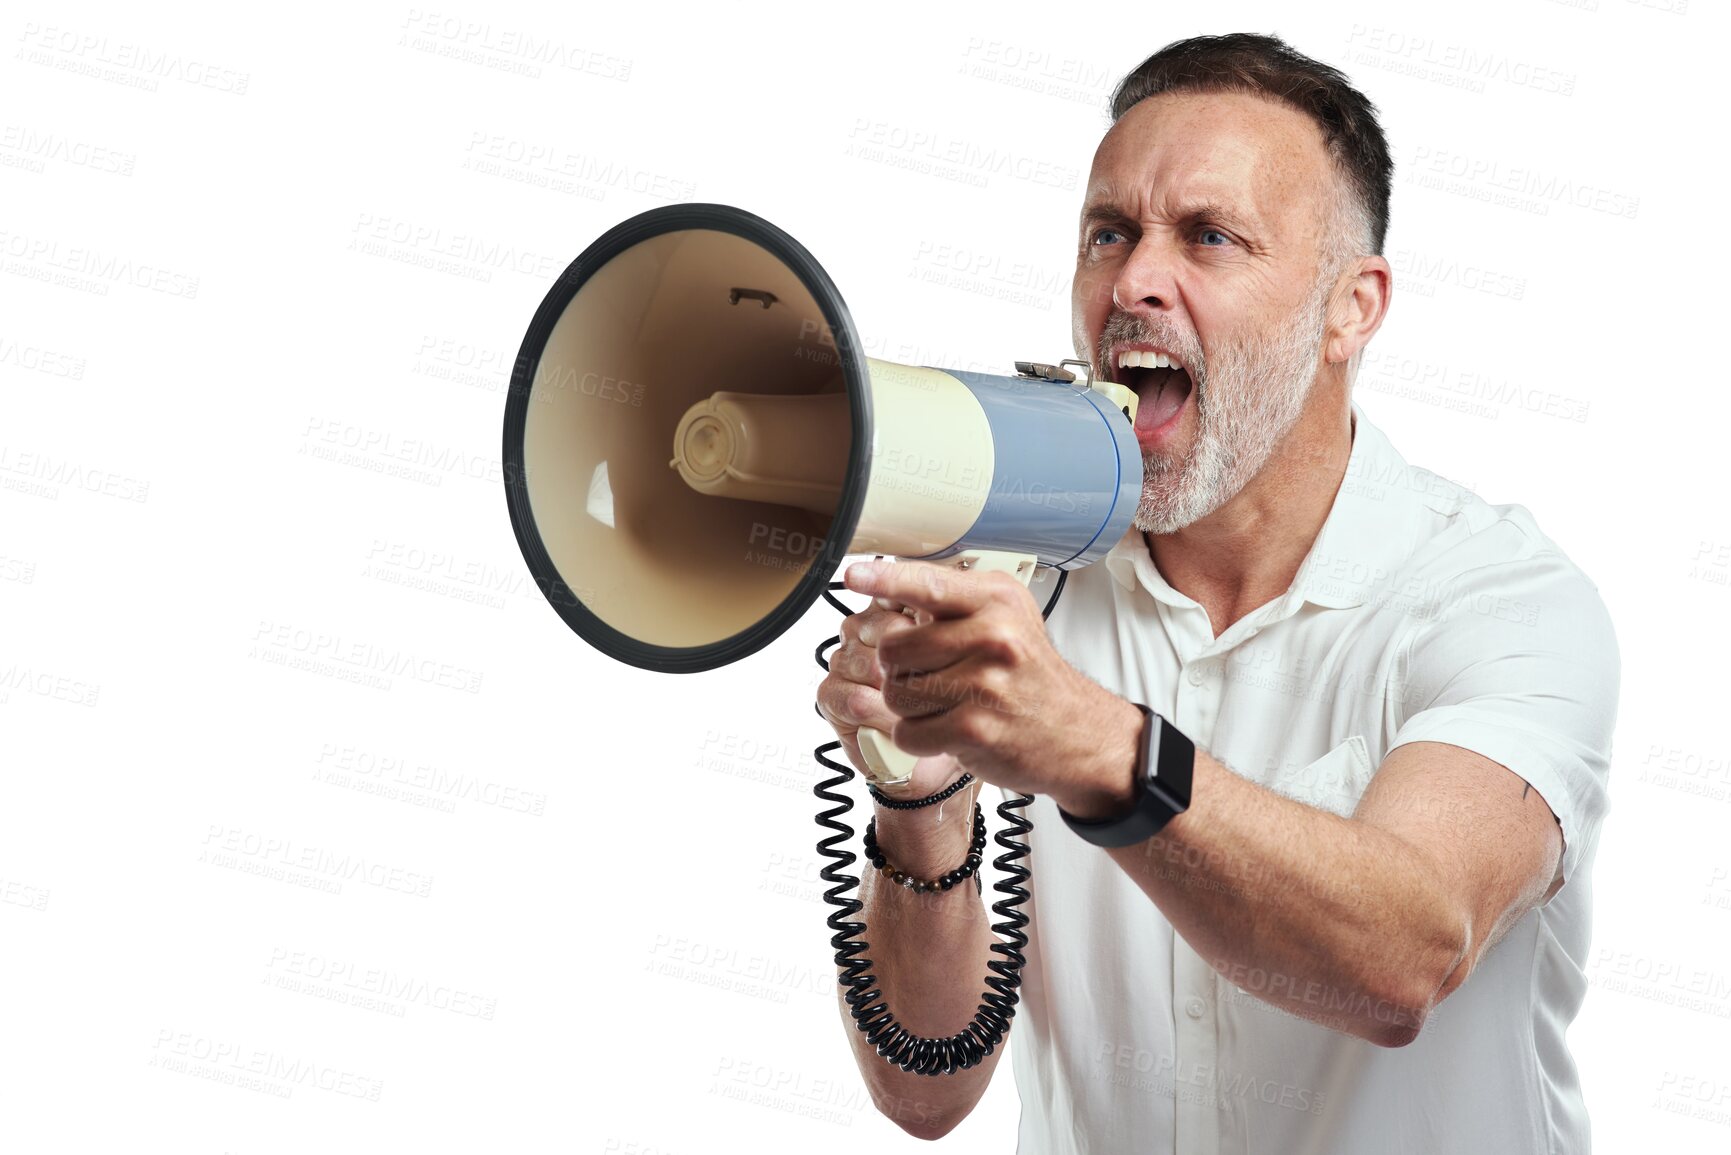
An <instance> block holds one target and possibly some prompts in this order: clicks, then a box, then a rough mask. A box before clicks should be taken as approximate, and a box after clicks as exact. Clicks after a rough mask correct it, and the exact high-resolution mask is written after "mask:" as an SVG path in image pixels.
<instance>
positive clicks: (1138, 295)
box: [1112, 235, 1177, 313]
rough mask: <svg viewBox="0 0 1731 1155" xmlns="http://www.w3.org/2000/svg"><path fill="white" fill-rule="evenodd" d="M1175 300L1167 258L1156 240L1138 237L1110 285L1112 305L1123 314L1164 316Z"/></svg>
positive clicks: (1168, 257) (1169, 261) (1154, 238)
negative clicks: (1150, 313) (1139, 238)
mask: <svg viewBox="0 0 1731 1155" xmlns="http://www.w3.org/2000/svg"><path fill="white" fill-rule="evenodd" d="M1176 297H1177V291H1176V286H1175V285H1174V283H1173V277H1172V260H1171V257H1170V255H1169V254H1168V253H1166V252H1165V251H1164V246H1163V244H1162V242H1161V240H1160V238H1158V237H1156V236H1153V235H1147V236H1144V237H1142V239H1141V240H1139V241H1137V242H1136V246H1135V248H1133V249H1131V251H1130V255H1129V256H1128V257H1127V258H1125V261H1124V264H1123V266H1122V267H1120V268H1119V270H1118V275H1117V277H1115V278H1114V279H1113V281H1112V304H1113V305H1114V306H1116V307H1117V308H1118V309H1119V310H1121V311H1123V312H1126V313H1149V312H1164V311H1166V310H1168V309H1170V308H1171V307H1172V303H1173V301H1174V300H1175V299H1176Z"/></svg>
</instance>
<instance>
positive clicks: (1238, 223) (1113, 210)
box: [1082, 189, 1261, 233]
mask: <svg viewBox="0 0 1731 1155" xmlns="http://www.w3.org/2000/svg"><path fill="white" fill-rule="evenodd" d="M1175 215H1176V217H1177V219H1178V220H1179V221H1181V222H1195V221H1217V222H1219V223H1220V224H1222V225H1225V226H1226V227H1227V228H1230V229H1234V230H1236V231H1238V232H1241V233H1259V232H1260V231H1261V228H1260V225H1259V224H1258V222H1257V221H1256V220H1255V219H1254V218H1252V217H1247V216H1245V215H1244V214H1243V213H1242V212H1240V211H1239V210H1238V209H1236V208H1234V207H1233V206H1231V205H1229V204H1227V203H1225V202H1224V201H1220V200H1213V199H1209V198H1203V199H1200V200H1192V201H1185V202H1181V203H1180V204H1179V205H1178V206H1177V211H1176V214H1175ZM1129 219H1130V218H1129V215H1128V214H1127V213H1125V212H1124V211H1123V210H1122V209H1120V208H1119V207H1118V197H1117V192H1116V190H1113V189H1107V190H1105V191H1103V192H1101V193H1100V194H1099V195H1097V196H1094V197H1090V198H1089V200H1088V202H1087V204H1085V205H1083V207H1082V220H1083V221H1084V222H1087V221H1128V220H1129Z"/></svg>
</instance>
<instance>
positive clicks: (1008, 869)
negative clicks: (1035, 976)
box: [812, 570, 1069, 1075]
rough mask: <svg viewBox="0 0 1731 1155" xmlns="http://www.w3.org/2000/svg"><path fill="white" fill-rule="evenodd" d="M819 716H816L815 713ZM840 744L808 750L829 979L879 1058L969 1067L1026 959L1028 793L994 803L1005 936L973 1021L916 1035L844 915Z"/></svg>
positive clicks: (848, 904) (999, 910) (930, 1068)
mask: <svg viewBox="0 0 1731 1155" xmlns="http://www.w3.org/2000/svg"><path fill="white" fill-rule="evenodd" d="M1068 577H1069V574H1068V572H1067V571H1064V570H1059V571H1058V584H1057V587H1056V588H1055V589H1053V591H1052V597H1051V599H1050V600H1049V601H1048V602H1047V603H1046V608H1045V609H1044V610H1043V611H1041V614H1040V616H1041V618H1047V617H1050V616H1051V614H1052V610H1053V608H1054V607H1055V606H1057V604H1058V597H1059V595H1060V594H1062V593H1063V592H1064V582H1065V580H1066V579H1067V578H1068ZM844 588H846V587H845V585H844V583H842V582H831V583H829V587H828V589H826V590H825V591H824V594H823V597H824V600H825V601H827V602H828V603H829V604H830V605H832V606H834V607H835V608H836V609H837V610H839V611H840V612H841V614H842V616H843V617H849V616H852V615H853V614H854V613H855V611H854V610H852V609H849V608H848V607H847V606H846V605H845V604H843V603H842V602H841V601H839V600H837V598H836V597H835V594H834V593H833V592H832V591H835V590H839V589H844ZM839 641H841V635H840V634H837V635H836V636H835V637H833V638H826V639H824V641H822V642H821V643H819V644H818V647H817V651H816V656H817V664H818V665H820V666H822V667H823V668H824V670H825V672H828V670H829V661H828V660H827V659H826V658H825V656H824V654H825V651H827V650H828V649H829V648H830V647H831V646H833V645H835V644H836V643H837V642H839ZM819 717H822V714H821V712H820V714H819ZM841 746H842V744H841V742H839V741H835V742H826V743H824V744H823V745H821V746H819V747H817V748H816V749H815V750H813V751H812V756H813V757H815V758H816V759H817V760H818V762H819V763H820V764H821V765H823V766H827V767H828V768H829V769H831V770H834V771H835V772H836V776H835V777H834V778H826V779H825V780H823V781H822V782H819V783H818V784H817V785H816V786H815V787H814V788H813V790H812V792H813V793H814V794H816V795H817V796H818V798H820V799H822V800H823V801H825V802H829V803H833V804H834V808H833V809H831V810H824V811H819V813H818V816H817V824H818V825H819V826H821V827H823V828H824V829H825V830H830V831H833V832H834V833H832V834H830V835H829V836H828V837H827V838H824V839H822V840H820V841H819V842H818V844H817V852H818V853H819V854H820V855H822V856H824V857H825V858H828V859H831V860H832V861H830V863H829V864H828V865H826V866H825V867H824V868H823V869H822V870H820V871H819V872H818V877H819V878H821V879H823V880H824V881H825V882H827V883H830V884H831V886H830V888H829V889H828V890H826V891H824V893H823V897H824V901H825V902H828V903H830V904H831V905H832V906H835V907H836V908H837V909H836V910H834V911H832V912H831V913H830V915H829V917H828V918H827V919H826V920H825V922H826V924H827V925H828V926H829V928H830V929H831V930H832V931H834V932H835V934H834V935H832V936H831V937H830V940H829V941H830V945H831V946H833V947H834V948H835V962H836V966H837V967H839V968H841V973H840V974H839V975H838V976H837V982H838V983H839V984H840V986H841V989H842V998H843V1000H844V1001H846V1003H847V1005H848V1011H849V1013H850V1014H851V1015H852V1016H853V1021H854V1026H855V1027H857V1028H859V1030H860V1031H862V1032H864V1034H865V1037H866V1041H867V1042H869V1043H871V1045H872V1047H873V1048H874V1049H875V1050H876V1051H877V1053H878V1055H879V1056H881V1057H882V1058H883V1059H884V1060H885V1061H887V1062H889V1063H892V1064H894V1065H895V1066H897V1067H900V1068H901V1069H902V1070H904V1071H907V1072H909V1073H910V1074H916V1075H950V1074H954V1073H955V1072H957V1071H965V1070H967V1069H969V1068H970V1067H974V1066H977V1065H978V1064H979V1063H980V1062H981V1061H982V1060H983V1059H985V1057H986V1056H987V1055H990V1054H991V1053H992V1052H993V1051H995V1050H997V1049H998V1047H999V1046H1000V1045H1001V1044H1002V1043H1003V1041H1004V1035H1005V1034H1006V1033H1007V1032H1008V1031H1009V1029H1010V1020H1011V1019H1012V1018H1014V1017H1015V1014H1016V1004H1017V1003H1018V1002H1019V1001H1020V1000H1021V993H1020V988H1021V985H1022V966H1023V964H1024V963H1025V962H1026V959H1025V957H1024V956H1023V954H1022V948H1023V947H1025V946H1027V945H1028V936H1027V935H1025V934H1023V933H1022V928H1023V927H1025V926H1027V925H1028V917H1027V915H1025V914H1023V913H1022V912H1021V911H1020V910H1019V909H1017V908H1018V907H1020V906H1021V905H1022V904H1023V903H1025V902H1027V900H1028V892H1027V890H1025V889H1024V888H1023V887H1022V886H1021V885H1020V884H1021V883H1024V882H1026V881H1027V880H1028V879H1029V877H1030V872H1029V871H1028V869H1027V868H1026V867H1024V866H1022V865H1021V864H1020V861H1019V860H1020V859H1023V858H1026V857H1027V856H1028V844H1027V842H1026V841H1025V840H1022V839H1023V838H1024V836H1025V835H1026V834H1027V832H1028V831H1030V830H1032V829H1033V828H1034V825H1033V823H1031V822H1029V821H1028V820H1027V819H1026V818H1024V817H1023V816H1022V815H1021V814H1020V813H1019V811H1021V810H1022V809H1023V808H1024V807H1026V806H1027V805H1028V804H1029V803H1030V802H1032V801H1033V798H1032V797H1031V796H1030V795H1026V794H1011V795H1010V796H1009V797H1007V798H1005V799H1004V801H1003V802H1001V803H999V804H998V815H999V817H1000V818H1002V819H1003V820H1004V823H1005V825H1006V826H1007V827H1008V829H1005V830H1000V831H999V832H998V833H997V836H996V838H995V841H996V842H997V844H998V845H999V846H1001V847H1003V848H1004V850H1005V851H1006V853H1004V854H1001V855H999V856H998V857H997V858H995V859H993V860H992V865H993V866H995V867H997V868H998V870H1000V871H1002V872H1003V876H1002V877H1000V878H999V879H998V881H997V882H995V883H993V884H992V885H993V888H994V889H995V890H997V891H998V893H1000V894H1002V895H1004V896H1005V897H1004V898H1002V899H999V900H998V901H997V902H994V903H993V904H992V912H993V913H994V914H997V915H999V916H1000V917H1001V918H1002V919H1003V921H1001V922H997V923H994V924H993V925H992V930H993V931H994V932H995V933H996V934H997V935H999V936H1000V938H1003V939H1008V940H1009V941H1008V942H994V943H992V948H991V949H992V952H993V953H994V954H997V955H1000V956H1001V957H1000V958H995V959H992V960H990V961H989V962H987V963H986V969H987V970H989V971H991V972H992V973H991V974H989V975H987V976H986V979H985V983H986V986H987V987H989V988H991V989H990V990H988V991H984V992H982V993H981V995H980V1005H979V1008H978V1009H977V1010H976V1011H975V1012H974V1018H973V1021H972V1022H970V1023H969V1024H968V1025H967V1026H966V1027H964V1028H963V1029H962V1030H961V1031H959V1032H957V1033H956V1034H953V1035H950V1036H949V1037H948V1038H942V1039H928V1038H922V1037H921V1036H919V1035H916V1034H914V1033H913V1032H912V1031H910V1030H908V1029H907V1028H906V1027H904V1026H902V1024H901V1023H899V1022H898V1021H896V1018H895V1016H894V1015H893V1014H891V1013H890V1009H889V1006H888V1005H887V1004H886V1003H885V1002H884V998H883V995H882V993H881V992H880V991H879V990H878V989H877V976H876V975H874V974H873V973H872V963H871V960H870V959H869V958H867V957H866V955H865V952H866V950H867V949H868V948H869V947H870V945H871V944H870V943H868V942H866V941H864V940H863V939H861V938H860V937H859V935H860V934H861V932H863V931H864V930H865V929H866V927H865V924H864V923H863V922H857V921H852V916H853V915H856V914H858V913H859V912H860V911H861V910H862V909H863V908H864V905H865V904H864V903H862V902H860V901H859V899H857V898H853V897H850V896H847V892H848V891H850V890H853V889H855V888H857V887H858V886H859V879H858V878H856V877H855V876H853V875H851V874H842V873H840V871H841V870H844V869H846V868H847V867H849V866H852V865H853V863H854V860H855V855H854V853H853V852H852V851H850V850H845V849H842V848H841V844H842V843H845V842H849V841H851V840H852V839H853V836H854V832H853V827H851V826H849V825H848V824H847V823H846V822H843V821H841V820H840V819H841V818H842V816H844V815H846V814H847V813H848V812H849V811H851V810H852V809H853V800H852V799H851V798H850V797H848V796H847V795H846V794H842V793H839V792H837V791H836V790H835V787H837V786H844V785H846V784H847V783H848V782H850V781H852V780H853V778H854V768H853V767H852V766H850V765H848V764H847V763H846V762H845V761H836V760H835V759H832V758H829V757H827V755H829V754H832V753H834V752H835V751H837V750H839V749H841Z"/></svg>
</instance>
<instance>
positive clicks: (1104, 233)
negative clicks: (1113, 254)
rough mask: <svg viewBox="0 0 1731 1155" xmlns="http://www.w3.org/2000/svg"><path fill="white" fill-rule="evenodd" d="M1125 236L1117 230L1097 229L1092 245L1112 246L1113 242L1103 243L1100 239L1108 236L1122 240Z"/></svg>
mask: <svg viewBox="0 0 1731 1155" xmlns="http://www.w3.org/2000/svg"><path fill="white" fill-rule="evenodd" d="M1123 235H1124V234H1123V233H1121V232H1119V231H1118V230H1117V229H1095V230H1094V236H1093V239H1092V243H1093V244H1096V245H1101V244H1111V243H1112V242H1111V241H1102V240H1101V239H1100V238H1101V237H1106V236H1112V237H1119V238H1122V237H1123Z"/></svg>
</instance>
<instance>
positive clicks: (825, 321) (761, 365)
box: [503, 204, 1142, 786]
mask: <svg viewBox="0 0 1731 1155" xmlns="http://www.w3.org/2000/svg"><path fill="white" fill-rule="evenodd" d="M1072 365H1073V366H1077V367H1078V368H1079V369H1080V370H1081V374H1082V380H1081V382H1080V384H1079V386H1078V383H1077V380H1076V374H1074V373H1072V372H1070V370H1069V368H1067V366H1072ZM1017 369H1018V373H1017V375H1015V376H992V375H988V374H981V373H971V372H963V371H957V370H945V369H936V368H930V367H922V366H913V365H901V364H897V363H894V362H889V361H880V360H877V359H875V358H870V357H866V356H864V355H863V353H862V352H861V344H860V341H859V337H858V334H857V333H856V331H855V329H854V324H853V320H852V318H851V316H850V315H849V313H848V309H847V305H846V304H845V302H844V301H843V300H842V297H841V294H840V293H839V292H838V291H837V290H836V287H835V285H834V284H833V283H832V282H831V280H830V278H829V276H828V275H827V274H826V273H825V272H824V270H823V267H822V266H821V265H820V264H819V263H818V262H817V261H816V260H815V259H814V258H813V257H812V255H811V254H810V253H808V252H807V251H806V250H805V249H804V248H803V247H802V246H801V245H800V244H799V243H798V242H797V241H795V240H794V239H793V238H792V237H790V236H788V235H787V234H786V233H784V232H783V231H781V230H780V229H778V228H776V227H775V226H774V225H772V224H770V223H769V222H768V221H765V220H763V219H761V218H759V217H756V216H753V215H752V214H750V213H748V212H744V211H743V210H740V209H737V208H733V207H731V206H727V205H713V204H686V205H673V206H669V207H666V208H660V209H655V210H652V211H650V212H646V213H643V214H641V215H639V216H635V217H632V218H631V219H629V220H627V221H624V222H623V223H621V224H619V225H618V226H616V227H614V228H613V229H611V230H609V231H608V232H607V233H606V234H604V235H603V236H601V237H600V238H599V239H597V240H596V241H595V242H594V243H593V244H591V245H590V246H589V247H588V248H587V249H585V250H584V252H583V253H582V255H581V256H579V257H578V258H577V259H576V261H574V262H573V263H572V264H571V266H570V267H569V268H568V269H566V271H565V273H564V275H562V276H561V277H560V278H559V280H558V282H557V283H556V284H555V285H554V286H553V288H552V289H551V290H550V291H549V292H548V294H547V296H546V298H545V299H544V300H543V301H542V303H541V307H540V308H539V309H538V310H537V311H536V313H535V317H534V319H533V320H532V321H531V323H530V325H529V330H528V333H527V334H526V335H525V337H524V339H523V347H522V351H521V354H520V355H519V357H518V358H517V362H516V366H515V369H514V371H513V373H512V377H511V387H510V393H509V396H508V399H507V404H506V411H505V438H504V452H503V461H504V464H505V469H504V473H505V478H506V496H507V502H508V506H509V509H510V515H511V524H512V526H513V528H514V530H515V532H516V536H517V542H518V544H519V546H520V547H521V548H522V551H523V557H524V559H525V560H526V561H527V563H528V566H529V569H530V572H531V573H532V574H533V575H534V578H535V580H536V583H537V584H538V585H539V587H540V588H541V590H542V591H543V592H544V593H545V594H546V596H547V599H548V601H549V602H550V603H551V604H552V605H553V607H554V609H556V610H557V611H558V612H559V614H560V616H561V617H562V618H563V619H564V620H565V622H566V623H567V624H568V625H569V626H570V627H571V628H572V629H573V630H575V631H576V632H577V633H578V635H580V636H581V637H582V638H583V639H584V640H585V641H587V642H589V643H590V644H591V645H592V646H594V647H595V648H596V649H599V650H600V651H602V652H603V653H605V654H607V655H609V656H611V657H613V658H616V659H618V660H620V661H623V662H628V663H630V664H632V665H635V666H641V667H644V668H646V669H652V670H661V671H666V672H671V673H690V672H694V671H699V670H707V669H712V668H715V667H717V666H722V665H726V664H728V663H730V662H734V661H738V660H739V659H740V658H743V657H745V656H746V655H748V654H751V653H753V652H755V651H756V650H758V649H761V648H762V647H763V646H765V645H768V644H769V643H770V642H771V641H773V640H774V639H775V638H777V637H778V636H780V635H781V634H782V633H783V632H784V631H786V630H787V629H788V628H789V627H790V626H792V625H793V623H794V622H796V621H798V620H799V619H800V617H801V616H802V615H803V614H804V613H805V611H806V610H807V609H808V608H809V607H810V606H811V604H812V603H813V602H815V601H816V600H817V599H818V598H819V597H820V596H821V595H822V594H823V593H824V591H825V589H826V588H827V585H828V582H829V581H830V578H831V576H832V575H833V574H834V573H835V571H836V569H837V567H838V566H839V565H840V563H841V560H842V558H843V557H844V556H846V555H847V554H850V553H852V554H888V555H891V556H895V557H899V558H908V559H921V560H927V561H948V562H951V563H953V564H964V565H977V566H981V567H985V568H1001V569H1005V570H1007V571H1009V572H1012V573H1015V574H1016V575H1017V576H1018V577H1019V578H1020V579H1021V580H1022V581H1024V582H1026V581H1028V580H1029V578H1030V577H1031V576H1032V573H1033V569H1034V566H1035V565H1036V564H1038V565H1046V566H1053V567H1057V568H1060V569H1072V568H1075V567H1078V566H1082V565H1086V564H1088V563H1090V562H1092V561H1094V560H1097V559H1098V558H1099V557H1101V556H1103V555H1104V554H1105V552H1106V551H1107V550H1109V549H1110V548H1111V546H1112V545H1113V544H1114V543H1115V542H1116V541H1117V540H1118V538H1119V537H1121V536H1122V535H1123V533H1124V532H1125V530H1126V529H1127V528H1128V527H1129V524H1130V520H1131V518H1132V516H1133V514H1134V510H1135V508H1136V503H1137V500H1138V498H1139V496H1140V492H1141V483H1142V462H1141V455H1140V451H1139V449H1138V447H1137V443H1136V439H1135V435H1134V433H1133V431H1132V428H1131V422H1130V420H1129V419H1128V418H1130V417H1131V416H1132V415H1133V414H1134V406H1135V404H1136V398H1135V395H1134V394H1133V393H1131V392H1130V391H1129V390H1128V389H1126V388H1124V387H1123V386H1120V385H1115V384H1112V383H1110V382H1099V381H1092V380H1091V379H1090V378H1089V375H1088V372H1087V370H1088V367H1087V365H1086V363H1084V362H1080V361H1069V362H1061V363H1060V364H1058V365H1047V364H1038V363H1033V362H1021V363H1018V365H1017ZM861 747H862V752H863V753H865V755H866V758H867V760H868V762H869V763H871V770H872V773H873V776H874V777H876V778H877V779H878V781H879V782H881V783H884V784H886V785H892V786H893V785H894V784H895V783H897V782H898V781H905V780H906V778H907V776H908V774H909V772H910V768H911V765H912V759H911V758H909V757H907V756H905V755H902V754H901V752H900V751H898V750H896V749H895V747H894V746H893V744H892V743H890V741H889V740H888V738H887V737H886V736H884V735H882V734H878V733H869V732H862V734H861Z"/></svg>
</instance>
